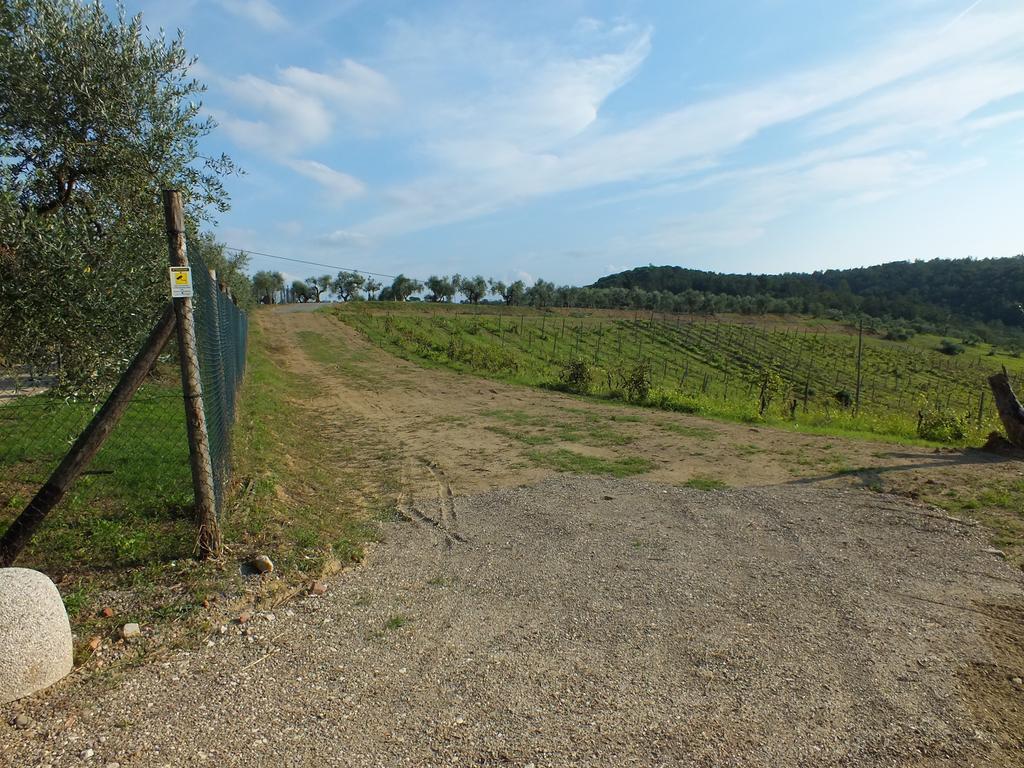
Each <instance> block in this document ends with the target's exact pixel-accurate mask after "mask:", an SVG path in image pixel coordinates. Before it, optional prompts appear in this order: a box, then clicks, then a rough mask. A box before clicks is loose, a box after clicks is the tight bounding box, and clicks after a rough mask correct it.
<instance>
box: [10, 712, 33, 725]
mask: <svg viewBox="0 0 1024 768" xmlns="http://www.w3.org/2000/svg"><path fill="white" fill-rule="evenodd" d="M30 725H32V718H31V717H29V716H28V715H26V714H25V713H22V714H20V715H18V716H17V717H16V718H14V727H15V728H28V727H29V726H30Z"/></svg>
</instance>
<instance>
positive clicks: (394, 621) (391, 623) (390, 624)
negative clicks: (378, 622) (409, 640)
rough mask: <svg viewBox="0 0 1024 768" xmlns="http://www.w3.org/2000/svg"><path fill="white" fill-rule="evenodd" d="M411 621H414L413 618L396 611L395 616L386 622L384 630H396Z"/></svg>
mask: <svg viewBox="0 0 1024 768" xmlns="http://www.w3.org/2000/svg"><path fill="white" fill-rule="evenodd" d="M410 621H412V619H410V618H409V617H408V616H405V615H404V614H401V613H396V614H395V615H394V616H392V617H390V618H389V619H388V620H387V621H385V622H384V631H385V632H394V631H395V630H396V629H401V628H402V627H404V626H406V625H407V624H408V623H409V622H410Z"/></svg>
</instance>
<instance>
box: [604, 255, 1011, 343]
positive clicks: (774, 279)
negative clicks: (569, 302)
mask: <svg viewBox="0 0 1024 768" xmlns="http://www.w3.org/2000/svg"><path fill="white" fill-rule="evenodd" d="M592 287H593V288H596V289H609V288H623V289H627V290H632V289H639V290H642V291H647V292H652V293H654V292H668V293H670V294H673V295H685V294H688V293H692V292H696V293H700V294H705V295H708V294H718V295H721V296H729V297H735V298H744V297H746V298H749V299H751V300H753V301H757V302H761V303H762V304H763V303H764V302H769V303H770V302H773V301H782V302H785V303H786V305H787V306H789V307H791V311H796V312H801V313H805V314H817V315H821V314H824V313H826V312H828V311H838V312H840V313H863V314H867V315H871V316H874V317H884V316H888V317H893V318H900V319H903V320H907V321H912V322H924V323H929V324H948V323H950V321H951V320H952V321H956V322H957V323H958V324H959V325H964V323H963V322H962V321H980V322H981V323H983V324H986V325H988V326H990V327H991V328H993V329H995V330H997V331H998V330H1001V329H1002V328H1003V327H1009V328H1021V327H1022V326H1024V313H1022V312H1021V301H1024V254H1021V255H1017V256H1013V257H1010V258H1001V259H974V258H965V259H932V260H930V261H914V262H910V261H897V262H891V263H889V264H881V265H878V266H873V267H858V268H856V269H830V270H825V271H818V272H811V273H786V274H781V275H750V274H747V275H728V274H719V273H715V272H702V271H700V270H695V269H684V268H683V267H655V266H648V267H638V268H637V269H631V270H629V271H626V272H620V273H618V274H614V275H608V276H606V277H602V278H601V279H600V280H598V281H597V282H595V283H594V284H593V286H592ZM769 311H774V310H769Z"/></svg>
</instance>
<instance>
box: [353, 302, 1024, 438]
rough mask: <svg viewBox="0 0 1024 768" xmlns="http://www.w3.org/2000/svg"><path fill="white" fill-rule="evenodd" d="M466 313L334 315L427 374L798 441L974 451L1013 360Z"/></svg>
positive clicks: (758, 331)
mask: <svg viewBox="0 0 1024 768" xmlns="http://www.w3.org/2000/svg"><path fill="white" fill-rule="evenodd" d="M517 309H518V308H504V309H499V308H496V307H493V306H490V307H469V306H467V305H457V306H451V305H441V306H438V305H419V306H417V305H414V304H377V303H354V304H347V305H342V306H339V307H337V308H335V310H334V311H335V313H336V315H337V317H339V318H340V319H341V320H342V321H344V322H346V323H348V324H350V325H352V326H353V327H354V328H356V329H358V330H359V331H360V332H362V333H363V334H365V335H366V336H367V337H368V338H370V339H371V340H372V341H373V342H374V343H375V344H377V345H379V346H381V347H382V348H384V349H387V350H389V351H391V352H394V353H396V354H398V355H400V356H402V357H405V358H407V359H410V360H415V361H417V362H420V363H424V364H428V365H441V366H444V367H448V368H452V369H455V370H460V371H467V372H472V373H476V374H480V375H483V376H488V377H494V378H500V379H503V380H507V381H514V382H518V383H523V384H529V385H534V386H538V385H539V386H548V387H553V388H559V389H563V390H568V391H576V392H579V393H581V394H591V395H594V396H598V397H608V398H620V399H624V400H630V401H633V402H636V403H639V404H643V405H648V406H653V407H660V408H664V409H669V410H678V411H684V412H690V413H699V414H703V415H708V416H719V417H725V418H732V419H739V420H743V421H749V422H759V421H763V422H767V423H785V424H790V425H793V426H794V427H796V428H798V429H807V430H811V431H835V432H843V433H863V434H869V435H878V436H886V437H895V438H899V439H925V440H930V441H935V442H945V443H964V442H971V441H977V440H979V439H983V438H984V436H985V435H987V434H988V433H989V432H990V431H992V430H994V429H997V428H998V426H999V425H998V416H997V414H996V410H995V406H994V404H993V403H992V398H991V395H990V393H989V392H988V386H987V383H986V377H987V376H988V375H989V374H990V373H992V372H993V371H995V370H998V369H999V366H1000V365H1003V364H1005V365H1007V368H1008V370H1009V371H1010V373H1011V376H1012V380H1013V381H1014V383H1015V385H1016V384H1017V383H1018V382H1019V378H1020V375H1021V372H1022V366H1021V361H1020V360H1017V359H1016V358H1010V359H1007V358H1004V357H996V356H994V355H988V354H986V352H987V348H971V350H970V351H969V352H967V353H965V354H961V355H957V356H955V357H954V356H950V355H946V354H942V353H940V352H938V351H936V350H932V349H928V348H924V347H922V346H921V345H920V343H917V344H911V343H906V342H894V341H888V340H884V339H881V338H878V337H875V336H872V335H870V334H868V333H864V334H863V337H862V338H861V337H860V335H859V334H858V332H857V329H851V328H849V327H848V326H840V325H838V324H834V323H827V322H824V321H814V322H813V323H811V322H806V323H801V322H794V321H793V320H792V319H791V318H789V319H783V318H778V317H764V318H759V319H757V320H751V319H744V320H725V319H722V318H716V317H706V316H705V317H701V316H685V315H667V314H666V315H663V314H658V313H651V312H647V313H643V314H641V313H622V312H620V313H614V312H600V311H580V310H559V311H549V312H536V311H529V310H524V311H517Z"/></svg>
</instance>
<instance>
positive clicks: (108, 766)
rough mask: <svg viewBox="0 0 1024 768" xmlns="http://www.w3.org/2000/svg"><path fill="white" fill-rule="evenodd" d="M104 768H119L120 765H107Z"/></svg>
mask: <svg viewBox="0 0 1024 768" xmlns="http://www.w3.org/2000/svg"><path fill="white" fill-rule="evenodd" d="M106 768H121V764H120V763H107V765H106Z"/></svg>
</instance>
